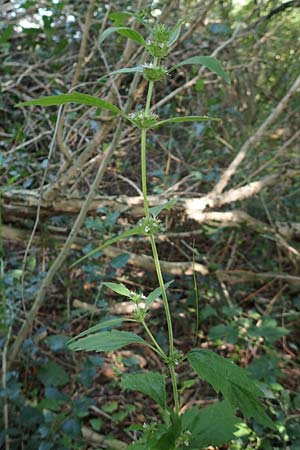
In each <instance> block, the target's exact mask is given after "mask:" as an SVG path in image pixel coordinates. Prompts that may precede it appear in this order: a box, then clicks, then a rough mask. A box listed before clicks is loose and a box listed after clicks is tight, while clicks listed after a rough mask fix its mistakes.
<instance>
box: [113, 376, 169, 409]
mask: <svg viewBox="0 0 300 450" xmlns="http://www.w3.org/2000/svg"><path fill="white" fill-rule="evenodd" d="M121 388H122V389H123V390H126V389H128V390H130V391H139V392H142V393H143V394H145V395H148V396H149V397H150V398H152V400H154V401H155V402H156V403H157V404H158V405H160V406H161V407H162V408H163V409H166V405H167V404H166V388H165V376H164V375H161V374H160V373H158V372H141V373H130V374H125V375H123V376H122V380H121Z"/></svg>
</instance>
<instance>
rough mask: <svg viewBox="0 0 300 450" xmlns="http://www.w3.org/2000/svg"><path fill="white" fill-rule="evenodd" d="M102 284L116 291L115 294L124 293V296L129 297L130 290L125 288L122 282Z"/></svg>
mask: <svg viewBox="0 0 300 450" xmlns="http://www.w3.org/2000/svg"><path fill="white" fill-rule="evenodd" d="M103 285H104V286H106V287H108V288H109V289H111V290H112V291H114V292H116V294H120V295H124V296H125V297H129V298H130V297H131V293H130V290H129V289H127V287H126V286H124V284H118V283H110V282H105V283H103Z"/></svg>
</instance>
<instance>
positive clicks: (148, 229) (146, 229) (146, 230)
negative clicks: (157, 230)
mask: <svg viewBox="0 0 300 450" xmlns="http://www.w3.org/2000/svg"><path fill="white" fill-rule="evenodd" d="M149 231H150V227H149V225H146V226H145V233H149Z"/></svg>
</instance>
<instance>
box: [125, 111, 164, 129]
mask: <svg viewBox="0 0 300 450" xmlns="http://www.w3.org/2000/svg"><path fill="white" fill-rule="evenodd" d="M129 119H130V120H131V121H132V122H133V123H134V124H135V125H136V126H137V127H139V128H146V129H149V128H152V127H154V126H155V125H156V124H157V122H158V115H157V114H154V113H152V112H145V111H144V110H141V111H138V112H136V113H131V114H129Z"/></svg>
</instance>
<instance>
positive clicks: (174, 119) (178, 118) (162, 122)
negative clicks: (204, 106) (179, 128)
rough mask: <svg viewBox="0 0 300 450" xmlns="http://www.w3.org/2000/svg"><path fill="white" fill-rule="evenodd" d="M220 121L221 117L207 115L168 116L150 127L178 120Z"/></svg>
mask: <svg viewBox="0 0 300 450" xmlns="http://www.w3.org/2000/svg"><path fill="white" fill-rule="evenodd" d="M211 120H213V121H215V122H221V119H218V118H217V117H209V116H184V117H170V119H165V120H161V121H160V122H157V123H156V124H154V125H153V126H152V127H151V129H154V128H159V127H162V126H163V125H169V124H171V123H180V122H209V121H211Z"/></svg>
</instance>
